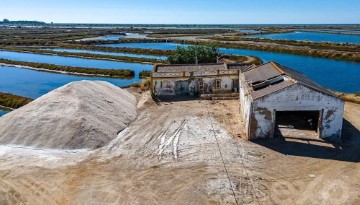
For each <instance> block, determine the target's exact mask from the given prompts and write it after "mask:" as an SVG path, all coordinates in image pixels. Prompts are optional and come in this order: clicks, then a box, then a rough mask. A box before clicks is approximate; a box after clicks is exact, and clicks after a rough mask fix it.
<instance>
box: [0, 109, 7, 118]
mask: <svg viewBox="0 0 360 205" xmlns="http://www.w3.org/2000/svg"><path fill="white" fill-rule="evenodd" d="M8 112H9V111H5V110H0V117H1V116H3V115H5V114H6V113H8Z"/></svg>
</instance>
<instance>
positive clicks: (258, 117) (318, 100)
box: [248, 84, 344, 139]
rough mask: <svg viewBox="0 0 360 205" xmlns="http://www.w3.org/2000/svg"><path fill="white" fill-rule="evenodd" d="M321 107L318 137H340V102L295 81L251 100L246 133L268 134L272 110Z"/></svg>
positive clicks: (272, 117)
mask: <svg viewBox="0 0 360 205" xmlns="http://www.w3.org/2000/svg"><path fill="white" fill-rule="evenodd" d="M274 110H276V111H301V110H304V111H321V110H324V111H323V114H322V115H323V116H322V119H323V120H322V124H321V127H320V129H322V132H321V133H322V136H320V137H322V138H327V137H340V136H341V129H342V123H343V113H344V102H343V101H342V100H340V99H338V98H335V97H332V96H329V95H326V94H323V93H320V92H318V91H315V90H313V89H310V88H308V87H306V86H303V85H300V84H295V85H293V86H291V87H289V88H285V89H283V90H281V91H278V92H275V93H272V94H270V95H268V96H265V97H263V98H259V99H256V100H255V101H254V102H253V106H252V110H251V111H252V113H251V117H250V118H251V119H250V120H251V123H250V126H251V128H250V130H251V131H250V133H249V135H248V137H249V138H250V139H254V138H265V137H270V136H271V135H272V132H273V126H274V123H275V119H274V116H275V111H274Z"/></svg>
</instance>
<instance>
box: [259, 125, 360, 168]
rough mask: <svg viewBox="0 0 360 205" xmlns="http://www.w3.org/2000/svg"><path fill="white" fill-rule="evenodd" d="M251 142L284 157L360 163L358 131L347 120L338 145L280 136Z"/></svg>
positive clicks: (321, 140)
mask: <svg viewBox="0 0 360 205" xmlns="http://www.w3.org/2000/svg"><path fill="white" fill-rule="evenodd" d="M253 142H254V143H256V144H259V145H261V146H264V147H266V148H269V149H271V150H274V151H276V152H279V153H282V154H285V155H292V156H302V157H311V158H318V159H330V160H339V161H347V162H360V152H359V149H360V131H359V130H358V129H357V128H356V127H354V126H353V125H352V124H351V123H350V122H349V121H347V120H344V124H343V131H342V143H340V144H333V143H331V142H327V141H325V140H323V139H319V138H298V137H284V136H282V135H278V137H277V138H275V139H260V140H254V141H253Z"/></svg>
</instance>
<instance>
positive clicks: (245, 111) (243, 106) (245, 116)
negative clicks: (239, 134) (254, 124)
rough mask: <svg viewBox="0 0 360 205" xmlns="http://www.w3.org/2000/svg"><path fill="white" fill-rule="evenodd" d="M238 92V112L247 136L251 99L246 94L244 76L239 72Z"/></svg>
mask: <svg viewBox="0 0 360 205" xmlns="http://www.w3.org/2000/svg"><path fill="white" fill-rule="evenodd" d="M239 86H240V88H239V94H240V98H239V100H240V113H241V116H242V120H243V124H244V131H245V134H246V135H247V136H249V134H250V133H249V122H250V113H251V112H250V111H251V99H250V96H249V94H248V89H247V85H246V83H245V78H244V75H243V74H240V77H239Z"/></svg>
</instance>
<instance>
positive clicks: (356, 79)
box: [220, 48, 360, 93]
mask: <svg viewBox="0 0 360 205" xmlns="http://www.w3.org/2000/svg"><path fill="white" fill-rule="evenodd" d="M220 52H221V53H225V54H237V55H250V56H257V57H259V58H260V59H261V60H263V61H264V62H269V61H275V62H278V63H280V64H282V65H284V66H287V67H290V68H293V69H295V70H297V71H299V72H301V73H303V74H305V75H306V76H307V77H309V78H310V79H312V80H314V81H315V82H317V83H318V84H320V85H323V86H325V87H327V88H329V89H332V90H336V91H341V92H347V93H353V92H358V91H360V63H355V62H346V61H337V60H330V59H324V58H314V57H307V56H299V55H291V54H281V53H272V52H265V51H255V50H245V49H226V48H222V49H220Z"/></svg>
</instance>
